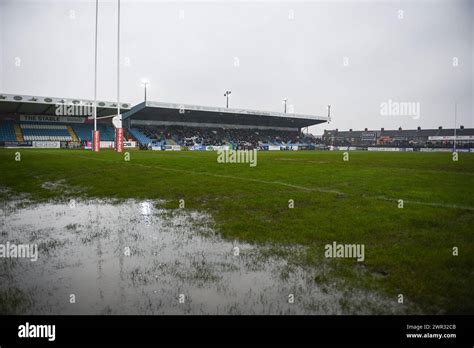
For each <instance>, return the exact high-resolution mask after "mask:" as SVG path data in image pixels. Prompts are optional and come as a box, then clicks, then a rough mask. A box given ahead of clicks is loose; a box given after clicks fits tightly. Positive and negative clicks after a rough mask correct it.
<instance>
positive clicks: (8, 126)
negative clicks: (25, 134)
mask: <svg viewBox="0 0 474 348" xmlns="http://www.w3.org/2000/svg"><path fill="white" fill-rule="evenodd" d="M0 141H16V135H15V129H14V128H13V123H11V122H2V123H0Z"/></svg>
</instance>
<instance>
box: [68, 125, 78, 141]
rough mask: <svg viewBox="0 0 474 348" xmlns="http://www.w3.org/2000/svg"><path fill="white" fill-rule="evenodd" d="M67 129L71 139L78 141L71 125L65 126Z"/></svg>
mask: <svg viewBox="0 0 474 348" xmlns="http://www.w3.org/2000/svg"><path fill="white" fill-rule="evenodd" d="M67 131H68V132H69V134H71V138H72V141H79V138H78V137H77V135H76V133H74V130H73V129H72V127H71V126H67Z"/></svg>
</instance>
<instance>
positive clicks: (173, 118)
mask: <svg viewBox="0 0 474 348" xmlns="http://www.w3.org/2000/svg"><path fill="white" fill-rule="evenodd" d="M126 119H130V120H145V121H152V122H153V121H163V122H170V123H172V122H175V123H177V124H179V123H184V122H185V123H206V124H210V123H215V124H230V125H247V126H248V125H250V126H269V127H291V128H304V127H308V126H311V125H315V124H319V123H323V122H327V121H328V118H327V117H323V116H310V115H301V114H289V113H281V112H271V111H258V110H247V109H235V108H219V107H212V106H200V105H190V104H177V103H163V102H153V101H147V102H143V103H141V104H138V105H136V106H134V107H133V108H131V109H130V110H129V111H128V112H126V113H124V114H123V120H126ZM152 122H151V123H152Z"/></svg>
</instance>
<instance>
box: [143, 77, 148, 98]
mask: <svg viewBox="0 0 474 348" xmlns="http://www.w3.org/2000/svg"><path fill="white" fill-rule="evenodd" d="M143 86H144V87H145V103H146V86H148V82H144V83H143Z"/></svg>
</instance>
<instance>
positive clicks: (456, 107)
mask: <svg viewBox="0 0 474 348" xmlns="http://www.w3.org/2000/svg"><path fill="white" fill-rule="evenodd" d="M457 109H458V103H457V102H454V141H453V152H456V123H457V120H456V119H457V111H458V110H457Z"/></svg>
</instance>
